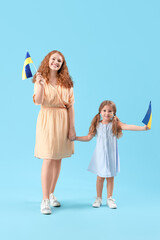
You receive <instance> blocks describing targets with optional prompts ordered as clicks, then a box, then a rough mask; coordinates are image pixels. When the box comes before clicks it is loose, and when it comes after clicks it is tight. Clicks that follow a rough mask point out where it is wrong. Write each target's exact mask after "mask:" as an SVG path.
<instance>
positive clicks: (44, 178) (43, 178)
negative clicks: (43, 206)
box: [41, 159, 53, 199]
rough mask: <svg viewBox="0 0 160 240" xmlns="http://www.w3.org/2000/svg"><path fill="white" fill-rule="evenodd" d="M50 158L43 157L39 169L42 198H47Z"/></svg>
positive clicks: (49, 182) (49, 185)
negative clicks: (40, 169)
mask: <svg viewBox="0 0 160 240" xmlns="http://www.w3.org/2000/svg"><path fill="white" fill-rule="evenodd" d="M52 161H53V160H52V159H44V160H43V164H42V171H41V182H42V192H43V199H49V193H50V187H51V179H52Z"/></svg>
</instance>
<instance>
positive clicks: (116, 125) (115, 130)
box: [112, 114, 122, 138]
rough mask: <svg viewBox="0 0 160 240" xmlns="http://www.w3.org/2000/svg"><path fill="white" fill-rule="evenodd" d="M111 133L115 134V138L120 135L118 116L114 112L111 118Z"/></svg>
mask: <svg viewBox="0 0 160 240" xmlns="http://www.w3.org/2000/svg"><path fill="white" fill-rule="evenodd" d="M112 133H113V135H115V136H116V137H117V138H120V137H122V128H121V126H120V120H119V118H118V117H117V116H116V114H114V116H113V118H112Z"/></svg>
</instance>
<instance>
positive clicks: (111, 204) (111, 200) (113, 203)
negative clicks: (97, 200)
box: [106, 197, 117, 209]
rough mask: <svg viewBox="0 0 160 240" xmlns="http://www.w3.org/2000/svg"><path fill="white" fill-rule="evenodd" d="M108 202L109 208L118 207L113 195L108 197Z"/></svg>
mask: <svg viewBox="0 0 160 240" xmlns="http://www.w3.org/2000/svg"><path fill="white" fill-rule="evenodd" d="M106 204H107V206H108V207H109V208H112V209H115V208H117V205H116V204H115V200H114V199H113V198H112V197H109V198H107V203H106Z"/></svg>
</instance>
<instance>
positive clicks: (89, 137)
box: [75, 134, 94, 142]
mask: <svg viewBox="0 0 160 240" xmlns="http://www.w3.org/2000/svg"><path fill="white" fill-rule="evenodd" d="M93 137H94V135H91V134H88V135H87V136H84V137H76V139H75V140H77V141H81V142H89V141H90V140H91V139H92V138H93Z"/></svg>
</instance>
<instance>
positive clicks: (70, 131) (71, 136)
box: [68, 128, 76, 141]
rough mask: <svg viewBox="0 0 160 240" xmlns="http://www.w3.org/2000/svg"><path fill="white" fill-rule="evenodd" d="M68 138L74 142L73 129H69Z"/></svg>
mask: <svg viewBox="0 0 160 240" xmlns="http://www.w3.org/2000/svg"><path fill="white" fill-rule="evenodd" d="M68 138H69V140H70V141H74V140H75V139H76V131H75V129H74V128H72V129H69V134H68Z"/></svg>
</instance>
